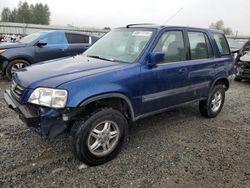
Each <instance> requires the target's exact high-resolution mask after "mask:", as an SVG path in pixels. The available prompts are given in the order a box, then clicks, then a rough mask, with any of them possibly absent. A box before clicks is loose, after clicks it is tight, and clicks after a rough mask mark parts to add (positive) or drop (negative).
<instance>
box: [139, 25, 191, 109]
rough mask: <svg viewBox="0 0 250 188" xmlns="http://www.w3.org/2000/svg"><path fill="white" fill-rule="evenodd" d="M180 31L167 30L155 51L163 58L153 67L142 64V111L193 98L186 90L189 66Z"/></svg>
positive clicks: (172, 104) (187, 87)
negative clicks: (162, 54)
mask: <svg viewBox="0 0 250 188" xmlns="http://www.w3.org/2000/svg"><path fill="white" fill-rule="evenodd" d="M186 49H187V48H186V47H185V44H184V35H183V31H181V30H179V31H166V32H165V33H163V34H162V36H161V38H160V39H159V41H158V43H157V45H156V46H155V48H154V50H153V51H154V52H163V53H164V54H165V58H164V60H163V61H162V62H159V63H158V64H157V66H156V67H152V68H150V69H149V68H148V67H147V66H142V70H141V91H143V92H142V93H141V95H142V109H141V113H142V114H147V113H149V112H153V111H157V110H160V109H164V108H168V107H171V106H175V105H178V104H181V103H184V102H187V101H189V100H190V98H191V97H192V93H191V92H190V90H189V85H188V84H189V80H188V74H189V67H188V66H187V57H188V56H187V50H186Z"/></svg>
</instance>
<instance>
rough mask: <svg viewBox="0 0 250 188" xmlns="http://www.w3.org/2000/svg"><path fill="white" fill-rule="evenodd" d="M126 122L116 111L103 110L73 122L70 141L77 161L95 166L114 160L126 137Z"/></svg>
mask: <svg viewBox="0 0 250 188" xmlns="http://www.w3.org/2000/svg"><path fill="white" fill-rule="evenodd" d="M127 127H128V125H127V120H126V118H125V117H124V116H123V114H122V113H120V112H119V111H117V110H114V109H111V108H103V109H100V110H98V111H97V112H94V113H92V114H91V115H90V116H88V117H86V118H85V119H82V120H79V121H77V122H75V124H74V125H73V127H72V129H71V135H70V141H71V146H72V149H73V152H74V153H75V155H76V156H77V158H78V159H79V160H81V161H82V162H84V163H85V164H87V165H90V166H95V165H100V164H103V163H105V162H108V161H110V160H112V159H113V158H115V157H116V156H117V155H118V153H119V152H120V150H121V147H122V145H123V143H124V141H125V137H126V135H127Z"/></svg>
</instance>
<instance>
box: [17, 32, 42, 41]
mask: <svg viewBox="0 0 250 188" xmlns="http://www.w3.org/2000/svg"><path fill="white" fill-rule="evenodd" d="M41 34H42V33H33V34H30V35H28V36H26V37H23V38H22V39H21V40H20V41H19V42H21V43H30V42H33V41H35V40H37V39H38V38H39V37H40V36H41Z"/></svg>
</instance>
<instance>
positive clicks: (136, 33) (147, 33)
mask: <svg viewBox="0 0 250 188" xmlns="http://www.w3.org/2000/svg"><path fill="white" fill-rule="evenodd" d="M151 34H152V31H134V32H133V33H132V36H140V37H150V36H151Z"/></svg>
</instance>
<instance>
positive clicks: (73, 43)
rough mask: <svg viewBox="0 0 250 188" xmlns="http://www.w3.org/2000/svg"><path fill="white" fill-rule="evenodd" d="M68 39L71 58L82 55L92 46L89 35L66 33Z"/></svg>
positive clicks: (68, 52) (68, 50)
mask: <svg viewBox="0 0 250 188" xmlns="http://www.w3.org/2000/svg"><path fill="white" fill-rule="evenodd" d="M66 37H67V40H68V43H69V48H68V49H67V54H68V55H69V56H74V55H77V54H81V53H83V52H84V51H85V50H87V49H88V47H89V46H90V37H89V36H88V35H84V34H78V33H66Z"/></svg>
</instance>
